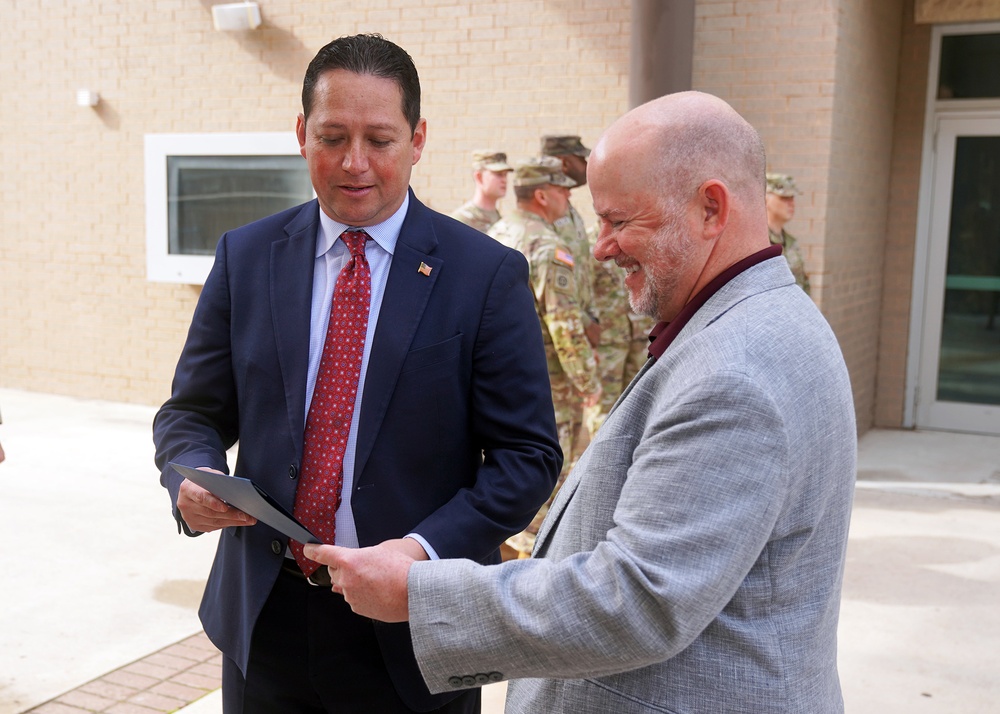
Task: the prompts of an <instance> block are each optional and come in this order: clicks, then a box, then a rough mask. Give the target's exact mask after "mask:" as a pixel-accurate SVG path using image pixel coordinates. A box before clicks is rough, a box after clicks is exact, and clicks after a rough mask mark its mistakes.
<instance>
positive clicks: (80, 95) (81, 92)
mask: <svg viewBox="0 0 1000 714" xmlns="http://www.w3.org/2000/svg"><path fill="white" fill-rule="evenodd" d="M99 101H101V95H100V94H98V93H97V92H92V91H91V90H89V89H78V90H76V105H77V106H78V107H96V106H97V103H98V102H99Z"/></svg>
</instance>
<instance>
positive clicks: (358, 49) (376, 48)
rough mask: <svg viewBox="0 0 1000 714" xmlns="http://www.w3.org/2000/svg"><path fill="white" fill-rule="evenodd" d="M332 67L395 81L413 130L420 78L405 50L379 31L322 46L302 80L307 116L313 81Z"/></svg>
mask: <svg viewBox="0 0 1000 714" xmlns="http://www.w3.org/2000/svg"><path fill="white" fill-rule="evenodd" d="M334 69H346V70H347V71H349V72H354V73H355V74H370V75H373V76H375V77H383V78H385V79H391V80H393V81H394V82H396V84H398V85H399V89H400V91H401V92H402V94H403V107H402V108H403V116H405V117H406V121H407V122H409V124H410V131H416V129H417V122H418V121H420V78H419V77H418V76H417V68H416V67H415V66H414V64H413V59H412V58H411V57H410V55H408V54H407V53H406V50H404V49H403V48H402V47H400V46H399V45H396V44H394V43H392V42H389V40H387V39H385V38H384V37H382V35H378V34H367V35H353V36H347V37H339V38H337V39H336V40H334V41H333V42H331V43H330V44H328V45H326V46H325V47H323V49H321V50H320V51H319V52H317V53H316V56H315V57H313V59H312V62H310V63H309V67H308V68H307V69H306V76H305V78H304V79H303V81H302V114H303V115H304V116H305V117H306V119H308V118H309V112H310V110H312V103H313V92H314V91H315V88H316V82H317V81H319V78H320V77H321V76H322V75H323V73H324V72H329V71H330V70H334Z"/></svg>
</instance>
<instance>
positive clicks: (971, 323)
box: [937, 136, 1000, 404]
mask: <svg viewBox="0 0 1000 714" xmlns="http://www.w3.org/2000/svg"><path fill="white" fill-rule="evenodd" d="M953 186H954V188H953V191H952V203H951V226H950V229H949V235H948V266H947V274H946V278H945V298H944V317H943V321H942V325H941V353H940V354H941V358H940V362H939V366H938V388H937V398H938V400H939V401H948V402H964V403H971V404H1000V137H996V136H960V137H958V139H957V140H956V142H955V173H954V184H953Z"/></svg>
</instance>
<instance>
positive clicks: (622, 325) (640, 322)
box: [584, 226, 654, 434]
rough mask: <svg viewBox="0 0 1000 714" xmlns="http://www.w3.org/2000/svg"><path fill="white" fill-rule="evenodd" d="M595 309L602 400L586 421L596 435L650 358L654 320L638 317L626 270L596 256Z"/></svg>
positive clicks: (586, 413) (592, 232) (587, 412)
mask: <svg viewBox="0 0 1000 714" xmlns="http://www.w3.org/2000/svg"><path fill="white" fill-rule="evenodd" d="M587 237H588V238H589V240H590V245H591V246H593V245H594V243H596V242H597V227H596V226H594V227H593V228H591V229H590V230H589V231H588V232H587ZM590 259H591V260H592V261H593V262H592V266H593V273H594V290H593V307H594V310H595V311H596V312H597V317H598V319H599V320H600V322H601V342H600V344H599V345H598V346H597V348H596V350H597V368H598V373H599V374H600V377H601V388H602V391H601V400H600V402H598V403H597V404H596V405H594V406H593V407H589V408H587V409H585V410H584V422H585V423H586V426H587V429H588V431H589V432H590V434H594V433H595V432H596V431H597V430H598V428H600V426H601V424H603V423H604V419H605V418H606V417H607V416H608V413H609V412H610V411H611V407H613V406H614V404H615V402H616V401H617V400H618V397H619V395H621V393H622V392H623V391H624V390H625V387H627V386H628V385H629V382H631V381H632V378H633V377H634V376H635V375H636V374H637V373H638V371H639V369H640V368H641V367H642V365H643V364H644V363H645V362H646V360H647V359H648V350H649V337H648V336H649V331H650V330H652V329H653V324H654V321H653V319H652V318H650V317H644V316H641V315H636V314H635V313H634V312H632V310H631V308H630V307H629V302H628V290H627V289H626V287H625V271H623V270H622V269H621V268H619V267H618V266H617V265H615V263H614V261H612V260H609V261H606V262H601V261H599V260H597V258H594V257H593V252H591V257H590Z"/></svg>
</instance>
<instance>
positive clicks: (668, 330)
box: [649, 245, 781, 359]
mask: <svg viewBox="0 0 1000 714" xmlns="http://www.w3.org/2000/svg"><path fill="white" fill-rule="evenodd" d="M779 255H781V246H780V245H769V246H768V247H767V248H764V249H763V250H759V251H757V252H756V253H754V254H753V255H748V256H747V257H746V258H744V259H743V260H741V261H739V262H737V263H733V264H732V265H730V266H729V267H728V268H726V269H725V270H723V271H722V272H721V273H719V274H718V275H716V276H715V277H714V278H712V280H711V281H710V282H709V283H708V285H706V286H705V287H703V288H702V289H701V290H699V291H698V294H697V295H695V296H694V297H693V298H691V300H690V301H689V302H688V303H687V304H686V305H685V306H684V307H682V308H681V311H680V312H679V313H677V317H675V318H674V319H673V320H671V321H670V322H658V323H656V326H655V327H653V329H652V330H650V332H649V340H650V342H651V343H652V344H651V345H650V346H649V356H650V357H653V358H655V359H659V358H660V357H662V356H663V353H664V352H666V351H667V347H669V346H670V343H671V342H673V341H674V338H675V337H677V333H679V332H680V331H681V330H682V329H683V328H684V326H685V325H686V324H688V321H689V320H690V319H691V318H692V317H693V316H694V314H695V313H696V312H698V310H699V309H701V306H702V305H704V304H705V303H706V302H708V299H709V298H710V297H712V296H713V295H715V293H717V292H719V290H720V289H721V288H722V286H723V285H725V284H726V283H728V282H729V281H730V280H732V279H733V278H735V277H736V276H737V275H739V274H740V273H742V272H743V271H744V270H746V269H747V268H750V267H752V266H754V265H757V263H763V262H764V261H765V260H770V259H771V258H776V257H778V256H779Z"/></svg>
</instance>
